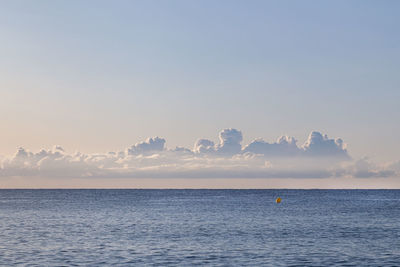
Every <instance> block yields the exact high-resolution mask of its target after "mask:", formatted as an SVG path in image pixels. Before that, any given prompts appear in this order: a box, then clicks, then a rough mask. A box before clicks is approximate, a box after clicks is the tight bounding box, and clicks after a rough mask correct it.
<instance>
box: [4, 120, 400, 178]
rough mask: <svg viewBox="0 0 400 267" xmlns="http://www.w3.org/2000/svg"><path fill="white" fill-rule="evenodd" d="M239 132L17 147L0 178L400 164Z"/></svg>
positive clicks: (322, 140)
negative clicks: (99, 149)
mask: <svg viewBox="0 0 400 267" xmlns="http://www.w3.org/2000/svg"><path fill="white" fill-rule="evenodd" d="M242 141H243V135H242V132H241V131H239V130H237V129H232V128H231V129H224V130H222V131H221V132H220V133H219V142H217V143H215V142H214V141H212V140H207V139H198V140H197V141H196V142H195V144H194V146H193V149H189V148H184V147H176V148H175V149H169V148H167V147H166V140H165V139H163V138H160V137H153V138H148V139H147V140H145V141H143V142H139V143H136V144H135V145H132V146H130V147H128V148H127V149H125V150H124V151H118V152H108V153H100V154H82V153H79V152H78V153H74V154H68V153H66V151H65V150H64V149H63V148H62V147H60V146H55V147H53V148H52V149H50V150H41V151H38V152H31V151H28V150H26V149H24V148H19V149H18V150H17V152H16V153H15V155H13V156H10V157H3V158H1V159H0V176H2V177H14V176H32V177H33V176H41V177H55V178H56V177H72V178H80V177H88V178H89V177H97V178H121V177H123V178H129V177H132V178H329V177H355V178H370V177H375V178H376V177H395V176H399V173H400V163H398V162H397V163H391V164H386V165H377V164H373V163H371V162H370V161H369V160H368V159H366V158H363V159H360V160H353V159H352V158H351V157H350V155H349V154H348V151H347V149H346V145H345V144H344V142H343V141H342V140H341V139H330V138H329V137H328V136H327V135H324V134H321V133H319V132H315V131H314V132H311V133H310V135H309V136H308V139H307V140H306V142H305V143H304V144H303V145H301V146H298V145H297V140H296V139H295V138H294V137H289V136H282V137H279V138H278V140H277V141H276V142H272V143H269V142H266V141H264V140H262V139H256V140H254V141H252V142H250V143H249V144H247V145H245V146H243V145H242Z"/></svg>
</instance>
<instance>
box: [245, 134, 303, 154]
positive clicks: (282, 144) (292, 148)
mask: <svg viewBox="0 0 400 267" xmlns="http://www.w3.org/2000/svg"><path fill="white" fill-rule="evenodd" d="M244 152H252V153H256V154H262V155H265V156H270V157H285V156H286V157H287V156H289V157H294V156H298V155H300V154H301V152H302V151H301V150H300V149H299V148H298V147H297V145H296V139H294V138H293V137H288V136H281V137H280V138H279V139H278V141H277V142H275V143H272V144H270V143H268V142H265V141H264V140H262V139H256V140H254V141H253V142H251V143H250V144H248V145H247V146H246V147H245V148H244Z"/></svg>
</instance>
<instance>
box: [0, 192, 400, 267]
mask: <svg viewBox="0 0 400 267" xmlns="http://www.w3.org/2000/svg"><path fill="white" fill-rule="evenodd" d="M277 197H281V198H282V202H281V203H280V204H277V203H275V199H276V198H277ZM0 265H2V266H18V265H20V266H195V265H196V266H202V265H204V266H400V190H0Z"/></svg>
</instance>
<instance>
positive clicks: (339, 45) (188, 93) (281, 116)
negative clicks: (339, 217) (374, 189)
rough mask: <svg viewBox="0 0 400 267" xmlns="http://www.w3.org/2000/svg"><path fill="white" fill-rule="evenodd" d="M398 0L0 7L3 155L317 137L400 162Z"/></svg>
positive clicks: (356, 152)
mask: <svg viewBox="0 0 400 267" xmlns="http://www.w3.org/2000/svg"><path fill="white" fill-rule="evenodd" d="M399 12H400V2H399V1H330V2H328V1H187V0H185V1H171V0H170V1H147V0H146V1H70V0H68V1H1V8H0V120H1V128H0V148H1V152H0V154H3V155H4V154H12V153H14V152H15V150H16V148H17V147H18V146H24V147H27V148H29V149H32V150H35V149H39V148H42V147H51V146H52V145H54V144H60V145H63V146H64V147H65V148H66V149H67V150H69V151H75V150H80V151H83V152H87V153H92V152H100V151H109V150H113V151H116V150H122V149H124V148H126V147H127V146H129V145H132V144H134V143H136V142H138V141H141V140H143V139H145V138H146V137H149V136H156V135H158V136H161V137H164V138H165V139H166V140H167V146H168V147H175V146H176V145H179V146H186V147H190V148H191V147H192V146H193V143H194V142H195V140H196V139H198V138H208V139H213V140H216V139H217V134H218V132H219V131H220V130H221V129H224V128H227V127H234V128H237V129H240V130H241V131H242V132H243V135H244V143H245V144H246V143H248V142H250V141H251V140H252V139H254V138H257V137H263V138H264V139H265V140H267V141H273V140H275V139H276V138H277V137H278V136H280V135H282V134H288V135H291V136H294V137H296V138H297V139H299V143H300V144H302V143H303V142H304V140H305V139H306V137H307V135H308V133H309V132H310V131H312V130H318V131H321V132H323V133H327V134H328V135H329V136H330V137H335V138H339V137H340V138H342V139H343V140H344V141H345V143H347V144H348V149H349V152H350V154H351V155H352V156H355V157H362V156H370V157H372V158H374V159H377V160H398V159H399V152H398V151H400V142H398V137H399V136H400V123H399V117H400V107H399V99H400V88H399V86H400V75H399V74H398V71H399V67H400V63H399V62H400V32H399V31H400V17H399Z"/></svg>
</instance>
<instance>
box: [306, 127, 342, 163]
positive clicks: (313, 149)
mask: <svg viewBox="0 0 400 267" xmlns="http://www.w3.org/2000/svg"><path fill="white" fill-rule="evenodd" d="M303 150H304V154H305V155H307V156H329V157H341V158H349V155H348V154H347V150H346V146H345V144H344V143H343V140H342V139H340V138H338V139H329V138H328V136H327V135H326V134H325V135H322V134H321V133H319V132H311V133H310V135H309V136H308V139H307V141H306V143H305V144H304V145H303Z"/></svg>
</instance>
